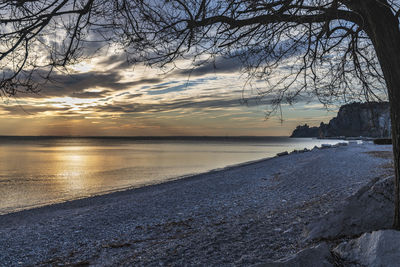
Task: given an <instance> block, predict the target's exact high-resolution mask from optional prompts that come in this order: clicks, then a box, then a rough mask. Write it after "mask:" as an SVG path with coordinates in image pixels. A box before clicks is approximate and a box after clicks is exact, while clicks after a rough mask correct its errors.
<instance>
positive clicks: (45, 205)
mask: <svg viewBox="0 0 400 267" xmlns="http://www.w3.org/2000/svg"><path fill="white" fill-rule="evenodd" d="M278 154H279V153H278ZM276 157H279V156H273V157H266V158H262V159H257V160H250V161H245V162H242V163H238V164H232V165H227V166H225V167H222V168H216V169H211V170H209V171H205V172H199V173H190V174H186V175H180V176H174V177H171V178H167V179H165V180H161V181H155V182H154V183H147V184H140V185H135V186H128V187H123V188H118V189H115V190H114V189H110V190H106V191H101V192H97V193H94V194H91V195H86V196H82V197H77V198H73V199H66V200H60V201H59V202H58V201H57V202H54V203H45V204H37V205H33V206H29V207H23V208H18V209H15V210H12V211H10V212H5V213H3V212H0V218H1V216H3V215H8V214H13V213H19V212H24V211H29V210H34V209H41V208H45V207H48V206H54V205H59V204H66V203H68V202H72V201H79V200H84V199H89V198H95V197H101V196H106V195H111V194H117V193H121V192H126V191H133V190H137V189H141V188H146V187H152V186H157V185H160V184H164V183H171V182H175V181H178V180H184V179H192V178H193V179H195V178H196V177H197V176H203V175H211V174H213V173H217V172H223V171H228V170H230V169H234V168H240V167H245V166H247V165H252V164H256V163H260V162H264V161H268V160H271V159H273V158H276ZM128 193H129V192H128Z"/></svg>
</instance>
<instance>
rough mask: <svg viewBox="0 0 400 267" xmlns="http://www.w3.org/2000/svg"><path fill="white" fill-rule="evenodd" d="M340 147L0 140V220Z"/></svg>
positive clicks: (230, 141)
mask: <svg viewBox="0 0 400 267" xmlns="http://www.w3.org/2000/svg"><path fill="white" fill-rule="evenodd" d="M338 142H340V140H320V139H315V138H288V137H12V136H2V137H0V214H6V213H10V212H15V211H20V210H24V209H29V208H33V207H39V206H44V205H49V204H54V203H59V202H64V201H68V200H73V199H79V198H84V197H89V196H94V195H100V194H105V193H109V192H114V191H119V190H125V189H129V188H137V187H142V186H146V185H151V184H157V183H162V182H166V181H169V180H173V179H181V178H184V177H187V176H189V175H193V174H198V173H203V172H207V171H210V170H215V169H220V168H225V167H227V166H232V165H236V164H240V163H244V162H250V161H256V160H260V159H264V158H269V157H273V156H275V155H276V154H277V153H278V152H282V151H289V152H290V151H292V150H294V149H303V148H308V149H311V148H313V147H314V146H320V145H321V144H322V143H328V144H335V143H338Z"/></svg>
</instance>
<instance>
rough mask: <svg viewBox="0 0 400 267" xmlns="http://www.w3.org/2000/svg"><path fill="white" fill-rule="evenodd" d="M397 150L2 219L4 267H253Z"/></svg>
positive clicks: (278, 165)
mask: <svg viewBox="0 0 400 267" xmlns="http://www.w3.org/2000/svg"><path fill="white" fill-rule="evenodd" d="M390 150H391V147H390V146H376V145H373V144H363V145H357V144H351V145H349V146H343V147H337V148H328V149H314V150H313V151H311V152H306V153H299V154H295V153H293V154H290V155H287V156H282V157H275V158H271V159H266V160H262V161H259V162H255V163H249V164H244V165H241V166H236V167H235V166H234V167H230V168H226V169H223V170H220V171H212V172H208V173H204V174H200V175H195V176H192V177H188V178H184V179H180V180H176V181H171V182H166V183H163V184H158V185H153V186H147V187H143V188H138V189H132V190H127V191H123V192H116V193H111V194H107V195H103V196H97V197H92V198H86V199H81V200H75V201H70V202H66V203H61V204H55V205H51V206H46V207H42V208H36V209H32V210H26V211H22V212H17V213H12V214H7V215H2V216H0V244H1V246H0V265H1V266H25V265H39V266H40V265H43V266H46V265H61V266H62V265H80V266H85V265H94V266H124V265H125V266H132V265H143V266H149V265H150V266H151V265H160V264H161V265H176V266H182V265H196V264H197V265H198V264H200V265H228V264H229V265H231V264H237V265H252V264H257V263H262V262H266V261H270V260H275V259H279V258H281V257H283V256H286V255H288V254H291V253H295V252H297V251H298V250H299V249H301V248H302V246H303V244H302V242H300V241H301V240H302V231H303V229H304V227H305V225H307V224H308V223H310V222H312V221H315V220H318V218H320V217H321V216H323V215H324V214H326V213H327V212H328V211H330V210H332V209H333V208H335V207H337V206H338V205H339V204H340V203H341V201H342V200H343V199H345V198H346V197H348V196H350V195H351V194H353V193H355V192H356V191H357V190H358V189H360V188H361V187H362V186H364V185H365V184H367V183H368V182H369V181H371V180H372V179H374V178H375V177H378V176H380V175H382V172H383V171H384V170H383V167H382V166H384V165H385V164H386V165H387V164H388V162H389V161H390V159H388V158H382V157H377V156H376V153H377V152H372V151H390Z"/></svg>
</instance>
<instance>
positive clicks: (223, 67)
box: [174, 57, 242, 76]
mask: <svg viewBox="0 0 400 267" xmlns="http://www.w3.org/2000/svg"><path fill="white" fill-rule="evenodd" d="M241 65H242V63H241V62H240V60H239V59H238V58H224V57H217V58H216V59H215V60H213V61H208V62H204V63H203V64H199V66H193V68H190V69H181V70H176V71H175V72H174V73H175V74H177V75H183V76H203V75H206V74H217V73H232V72H237V71H239V70H240V68H241Z"/></svg>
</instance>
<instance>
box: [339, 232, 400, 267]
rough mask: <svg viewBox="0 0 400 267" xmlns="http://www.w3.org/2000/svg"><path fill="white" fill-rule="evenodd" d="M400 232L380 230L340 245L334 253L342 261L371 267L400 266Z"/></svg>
mask: <svg viewBox="0 0 400 267" xmlns="http://www.w3.org/2000/svg"><path fill="white" fill-rule="evenodd" d="M399 244H400V231H395V230H380V231H376V232H372V233H365V234H363V235H362V236H361V237H359V238H357V239H353V240H350V241H347V242H343V243H341V244H339V245H338V246H337V247H336V248H335V249H334V250H333V251H334V252H335V253H336V254H337V255H339V256H340V257H341V258H342V260H344V261H347V262H351V263H353V264H354V263H358V264H360V265H363V266H369V267H395V266H397V267H398V266H400V246H399Z"/></svg>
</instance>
